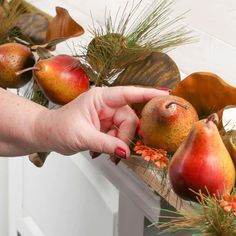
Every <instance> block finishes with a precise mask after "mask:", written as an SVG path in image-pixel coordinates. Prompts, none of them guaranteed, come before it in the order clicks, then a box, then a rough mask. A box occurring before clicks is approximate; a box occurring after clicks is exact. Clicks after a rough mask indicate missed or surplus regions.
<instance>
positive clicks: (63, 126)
mask: <svg viewBox="0 0 236 236" xmlns="http://www.w3.org/2000/svg"><path fill="white" fill-rule="evenodd" d="M165 95H168V92H166V91H161V90H157V89H151V88H140V87H133V86H125V87H124V86H123V87H109V88H108V87H106V88H105V87H102V88H101V87H96V88H92V89H90V90H89V91H88V92H86V93H83V94H82V95H80V96H79V97H78V98H76V99H75V100H73V101H72V102H70V103H68V104H67V105H65V106H63V107H61V108H59V109H57V110H51V111H50V112H49V113H48V114H49V115H48V117H47V119H46V120H47V126H49V127H50V133H49V137H48V140H50V141H49V144H50V145H51V147H52V149H53V151H56V152H59V153H62V154H65V155H70V154H74V153H77V152H78V151H83V150H90V151H92V152H96V153H107V154H110V155H113V154H115V155H116V156H119V157H120V158H127V157H129V156H130V149H129V144H130V141H131V140H132V138H133V136H134V133H135V130H136V127H137V124H138V118H137V116H136V115H135V113H134V111H133V110H132V109H131V108H130V107H129V106H128V104H131V103H141V102H145V101H148V100H150V99H151V98H153V97H156V96H165ZM50 142H51V143H50Z"/></svg>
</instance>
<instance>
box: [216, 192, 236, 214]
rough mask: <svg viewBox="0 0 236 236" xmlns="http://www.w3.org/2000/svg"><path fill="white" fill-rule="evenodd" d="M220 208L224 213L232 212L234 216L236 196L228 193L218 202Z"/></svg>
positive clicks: (235, 212)
mask: <svg viewBox="0 0 236 236" xmlns="http://www.w3.org/2000/svg"><path fill="white" fill-rule="evenodd" d="M220 206H221V207H222V208H223V210H224V211H225V212H232V213H233V215H234V216H236V194H234V195H233V196H230V194H229V193H226V194H224V196H223V199H222V200H220Z"/></svg>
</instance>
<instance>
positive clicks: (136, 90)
mask: <svg viewBox="0 0 236 236" xmlns="http://www.w3.org/2000/svg"><path fill="white" fill-rule="evenodd" d="M166 95H169V92H168V91H163V90H158V89H155V88H141V87H135V86H117V87H109V88H104V90H103V94H102V96H103V101H105V102H106V104H107V105H108V106H109V107H114V108H115V107H121V106H125V105H128V104H131V103H141V102H146V101H149V100H150V99H152V98H154V97H156V96H166Z"/></svg>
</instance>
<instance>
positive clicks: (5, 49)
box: [0, 43, 35, 88]
mask: <svg viewBox="0 0 236 236" xmlns="http://www.w3.org/2000/svg"><path fill="white" fill-rule="evenodd" d="M34 64H35V58H34V55H33V54H32V52H31V51H30V49H29V48H28V47H26V46H24V45H22V44H19V43H6V44H2V45H0V87H2V88H20V87H22V86H24V85H25V84H26V83H27V82H29V80H30V79H31V78H32V71H27V72H26V73H23V74H21V75H17V74H16V72H17V71H19V70H23V69H25V68H27V67H31V66H33V65H34Z"/></svg>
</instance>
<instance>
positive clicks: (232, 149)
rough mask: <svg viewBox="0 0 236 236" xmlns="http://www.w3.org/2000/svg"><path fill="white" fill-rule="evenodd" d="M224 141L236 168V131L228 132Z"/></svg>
mask: <svg viewBox="0 0 236 236" xmlns="http://www.w3.org/2000/svg"><path fill="white" fill-rule="evenodd" d="M222 140H223V142H224V144H225V146H226V148H227V150H228V152H229V154H230V156H231V158H232V160H233V162H234V166H235V167H236V130H230V131H228V132H227V133H226V134H225V135H224V136H223V137H222Z"/></svg>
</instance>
